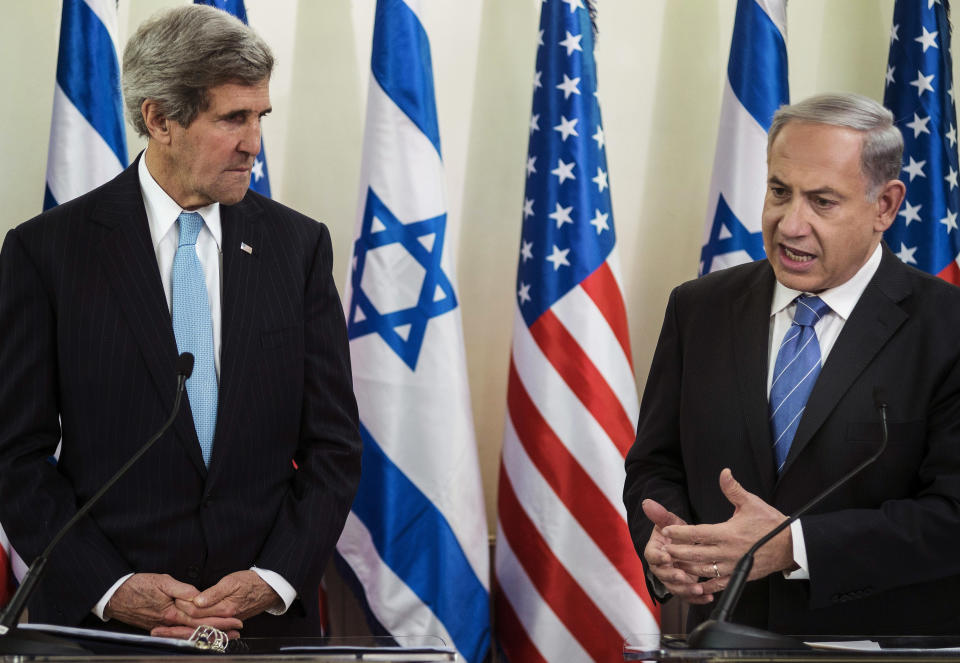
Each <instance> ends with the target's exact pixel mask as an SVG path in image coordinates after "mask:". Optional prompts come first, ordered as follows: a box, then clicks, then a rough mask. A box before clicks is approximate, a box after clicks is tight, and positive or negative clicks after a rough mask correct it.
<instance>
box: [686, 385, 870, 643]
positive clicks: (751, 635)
mask: <svg viewBox="0 0 960 663" xmlns="http://www.w3.org/2000/svg"><path fill="white" fill-rule="evenodd" d="M873 399H874V402H875V404H876V406H877V409H878V410H880V426H881V430H882V434H883V437H882V441H881V443H880V447H879V448H878V449H877V450H876V451H875V452H874V453H873V455H872V456H870V457H869V458H867V459H866V460H865V461H863V462H862V463H860V464H859V465H857V466H856V467H854V468H853V469H852V470H850V471H849V472H848V473H847V474H845V475H844V476H843V477H841V478H840V479H839V480H837V481H836V482H835V483H834V484H833V485H832V486H830V487H829V488H827V490H825V491H824V492H822V493H820V494H819V495H817V496H816V497H814V498H813V499H812V500H810V501H809V502H807V503H806V504H805V505H803V506H802V507H801V508H800V509H799V510H798V511H796V512H795V513H794V514H793V515H791V516H790V517H789V518H787V519H786V520H784V521H783V522H782V523H780V524H779V525H777V526H776V527H774V528H773V529H772V530H770V531H769V532H768V533H767V534H766V535H765V536H764V537H763V538H761V539H760V540H759V541H757V542H756V543H754V544H753V545H752V546H751V547H750V549H749V550H748V551H747V553H746V554H745V555H744V556H743V557H741V558H740V561H739V562H737V566H736V567H735V568H734V570H733V573H732V574H730V584H728V585H727V588H726V589H725V590H724V592H723V594H722V595H721V596H720V600H719V601H717V607H716V608H714V610H713V612H712V613H711V614H710V619H708V620H707V621H705V622H703V623H702V624H700V625H699V626H697V627H696V628H695V629H693V631H691V632H690V635H688V636H687V644H688V645H689V646H690V648H691V649H809V647H808V646H807V645H805V644H803V643H802V642H800V641H799V640H797V639H795V638H791V637H789V636H786V635H780V634H778V633H773V632H771V631H764V630H763V629H759V628H754V627H752V626H744V625H742V624H734V623H733V622H731V621H729V620H730V614H731V613H732V612H733V610H734V608H736V606H737V603H738V602H739V601H740V595H741V594H742V593H743V588H744V585H746V584H747V576H749V575H750V569H752V568H753V556H754V554H755V553H756V552H757V550H759V549H760V547H761V546H763V545H764V544H765V543H767V542H768V541H770V539H772V538H773V537H775V536H776V535H777V534H779V533H780V532H782V531H783V530H784V529H786V528H787V527H789V526H790V524H791V523H793V521H795V520H796V519H797V518H799V517H800V516H802V515H803V514H805V513H806V512H807V511H809V510H810V509H812V508H813V507H815V506H816V505H817V504H819V503H820V502H821V501H822V500H824V499H825V498H826V497H827V496H828V495H830V494H831V493H833V491H835V490H836V489H837V488H839V487H840V486H842V485H843V484H845V483H846V482H847V481H849V480H850V479H851V478H852V477H854V476H855V475H856V474H858V473H859V472H860V471H861V470H862V469H863V468H865V467H866V466H867V465H869V464H870V463H872V462H873V461H875V460H876V459H877V458H879V457H880V455H881V454H882V453H883V452H884V450H885V449H886V448H887V439H888V433H887V402H886V400H885V399H884V398H883V395H882V393H881V391H880V389H879V388H875V389H874V391H873Z"/></svg>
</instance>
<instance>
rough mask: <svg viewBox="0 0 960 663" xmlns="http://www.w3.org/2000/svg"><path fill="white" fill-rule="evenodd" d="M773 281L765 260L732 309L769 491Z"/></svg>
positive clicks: (744, 394) (746, 405) (751, 434)
mask: <svg viewBox="0 0 960 663" xmlns="http://www.w3.org/2000/svg"><path fill="white" fill-rule="evenodd" d="M773 284H774V278H773V270H772V269H771V268H770V265H769V263H766V262H765V263H764V265H762V266H761V267H760V268H759V269H758V271H757V274H756V276H755V278H754V280H753V282H752V283H751V284H750V287H749V288H747V289H746V290H745V291H744V292H743V293H741V294H740V295H739V297H737V299H735V300H734V302H733V310H732V312H731V315H732V316H733V317H732V318H731V320H733V321H734V324H735V325H736V330H735V333H734V339H735V340H734V358H735V360H736V361H735V367H736V373H737V385H738V388H739V392H740V403H741V407H742V408H743V410H744V415H745V416H746V422H747V437H748V438H749V442H750V445H751V447H752V448H753V457H754V458H755V459H756V460H757V474H758V476H759V477H760V480H761V483H762V484H763V487H764V490H765V494H767V495H769V494H770V493H771V492H772V491H773V485H774V482H775V480H776V477H775V472H774V460H773V443H772V442H771V439H770V426H769V424H768V419H769V415H768V408H767V354H768V346H769V337H770V301H771V299H772V297H773Z"/></svg>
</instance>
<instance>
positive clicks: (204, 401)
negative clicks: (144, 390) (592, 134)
mask: <svg viewBox="0 0 960 663" xmlns="http://www.w3.org/2000/svg"><path fill="white" fill-rule="evenodd" d="M177 222H178V223H179V224H180V243H179V245H178V246H177V253H176V255H175V256H174V257H173V335H174V336H175V337H176V339H177V350H178V351H179V352H181V353H182V352H190V353H192V354H193V375H191V376H190V379H189V380H187V397H188V398H189V399H190V410H191V411H192V412H193V426H194V428H196V429H197V438H198V439H199V440H200V452H201V453H202V454H203V462H204V463H206V465H207V466H208V467H209V466H210V456H211V454H212V453H213V433H214V430H215V428H216V425H217V371H216V367H215V365H214V362H213V320H212V319H211V317H210V304H209V302H208V301H207V282H206V279H205V278H204V277H203V267H202V266H201V265H200V260H199V259H198V258H197V246H196V245H197V235H199V234H200V229H201V228H202V227H203V217H202V216H200V215H199V214H197V213H196V212H183V213H182V214H181V215H180V216H179V217H178V218H177Z"/></svg>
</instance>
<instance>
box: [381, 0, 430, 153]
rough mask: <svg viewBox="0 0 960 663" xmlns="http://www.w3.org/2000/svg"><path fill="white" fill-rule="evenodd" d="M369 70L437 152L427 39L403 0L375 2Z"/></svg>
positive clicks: (425, 33) (418, 21)
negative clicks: (403, 55) (413, 59)
mask: <svg viewBox="0 0 960 663" xmlns="http://www.w3.org/2000/svg"><path fill="white" fill-rule="evenodd" d="M395 53H409V54H411V55H415V57H416V58H418V59H419V60H420V61H421V62H422V66H410V63H409V61H408V60H405V59H400V58H397V57H394V56H393V54H395ZM370 69H371V71H372V72H373V76H374V78H376V79H377V82H378V83H379V84H380V87H382V88H383V91H384V92H386V93H387V96H388V97H390V98H391V99H392V100H393V102H394V103H395V104H397V106H399V107H400V108H401V109H402V110H403V112H404V113H405V114H406V115H407V117H409V118H410V119H411V120H412V121H413V123H414V124H415V125H417V127H418V128H419V129H420V131H422V132H423V134H424V135H425V136H426V137H427V138H429V139H430V142H431V143H433V146H434V147H436V148H437V153H438V154H439V153H440V130H439V128H438V126H439V125H438V124H437V107H436V103H435V97H434V94H433V75H432V73H431V72H433V64H432V62H431V60H430V41H429V40H428V39H427V32H426V30H424V29H423V26H422V25H421V24H420V20H419V19H418V18H417V15H416V14H415V13H414V12H413V10H412V9H411V8H410V6H409V5H407V4H406V3H404V2H403V0H382V1H380V2H377V14H376V19H375V22H374V28H373V54H372V57H371V61H370Z"/></svg>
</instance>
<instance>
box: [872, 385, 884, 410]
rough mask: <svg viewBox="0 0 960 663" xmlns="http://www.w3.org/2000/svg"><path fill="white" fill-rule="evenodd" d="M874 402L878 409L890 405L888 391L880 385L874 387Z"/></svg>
mask: <svg viewBox="0 0 960 663" xmlns="http://www.w3.org/2000/svg"><path fill="white" fill-rule="evenodd" d="M873 404H874V405H875V406H876V407H877V409H883V408H886V407H887V406H888V404H887V392H886V391H885V390H884V388H883V387H881V386H880V385H877V386H875V387H874V388H873Z"/></svg>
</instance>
